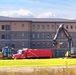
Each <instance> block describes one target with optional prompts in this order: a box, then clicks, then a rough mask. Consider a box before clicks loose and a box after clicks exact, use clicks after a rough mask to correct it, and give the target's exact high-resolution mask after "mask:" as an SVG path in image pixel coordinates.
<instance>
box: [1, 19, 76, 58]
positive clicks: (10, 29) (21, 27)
mask: <svg viewBox="0 0 76 75" xmlns="http://www.w3.org/2000/svg"><path fill="white" fill-rule="evenodd" d="M61 23H64V26H65V28H66V29H67V30H68V32H69V33H70V34H71V36H72V38H73V45H74V47H76V46H75V45H76V21H75V20H66V19H33V18H32V19H9V20H8V19H6V20H5V19H0V49H1V48H2V47H4V46H6V45H8V46H10V47H14V49H15V50H18V49H21V48H34V49H35V48H36V49H52V51H53V57H63V56H64V55H65V53H66V51H67V50H68V40H67V38H65V36H64V34H60V36H59V37H58V41H61V42H63V45H62V46H61V47H60V48H59V49H55V48H54V47H53V44H52V43H53V38H54V35H55V33H56V30H57V28H58V26H59V25H60V24H61Z"/></svg>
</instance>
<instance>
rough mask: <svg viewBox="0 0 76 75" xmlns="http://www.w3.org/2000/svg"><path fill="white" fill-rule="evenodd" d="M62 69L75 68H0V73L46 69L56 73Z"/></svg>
mask: <svg viewBox="0 0 76 75" xmlns="http://www.w3.org/2000/svg"><path fill="white" fill-rule="evenodd" d="M64 68H76V66H69V67H68V66H60V67H17V68H0V72H23V73H24V72H34V71H38V70H42V69H47V70H48V71H50V70H53V71H56V70H58V69H64Z"/></svg>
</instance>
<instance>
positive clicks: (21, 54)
mask: <svg viewBox="0 0 76 75" xmlns="http://www.w3.org/2000/svg"><path fill="white" fill-rule="evenodd" d="M45 57H46V58H52V50H48V49H46V50H44V49H22V50H18V52H17V54H13V57H12V58H14V59H20V58H21V59H23V58H45Z"/></svg>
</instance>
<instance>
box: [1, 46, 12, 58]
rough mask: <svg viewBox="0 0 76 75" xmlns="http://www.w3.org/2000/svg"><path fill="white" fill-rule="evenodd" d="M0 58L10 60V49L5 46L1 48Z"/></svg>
mask: <svg viewBox="0 0 76 75" xmlns="http://www.w3.org/2000/svg"><path fill="white" fill-rule="evenodd" d="M0 54H1V55H0V57H2V58H12V55H13V54H12V48H10V47H8V46H5V47H3V48H2V52H0Z"/></svg>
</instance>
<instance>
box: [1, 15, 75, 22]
mask: <svg viewBox="0 0 76 75" xmlns="http://www.w3.org/2000/svg"><path fill="white" fill-rule="evenodd" d="M0 21H30V22H31V21H32V22H76V20H70V19H63V18H12V17H4V16H0Z"/></svg>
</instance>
